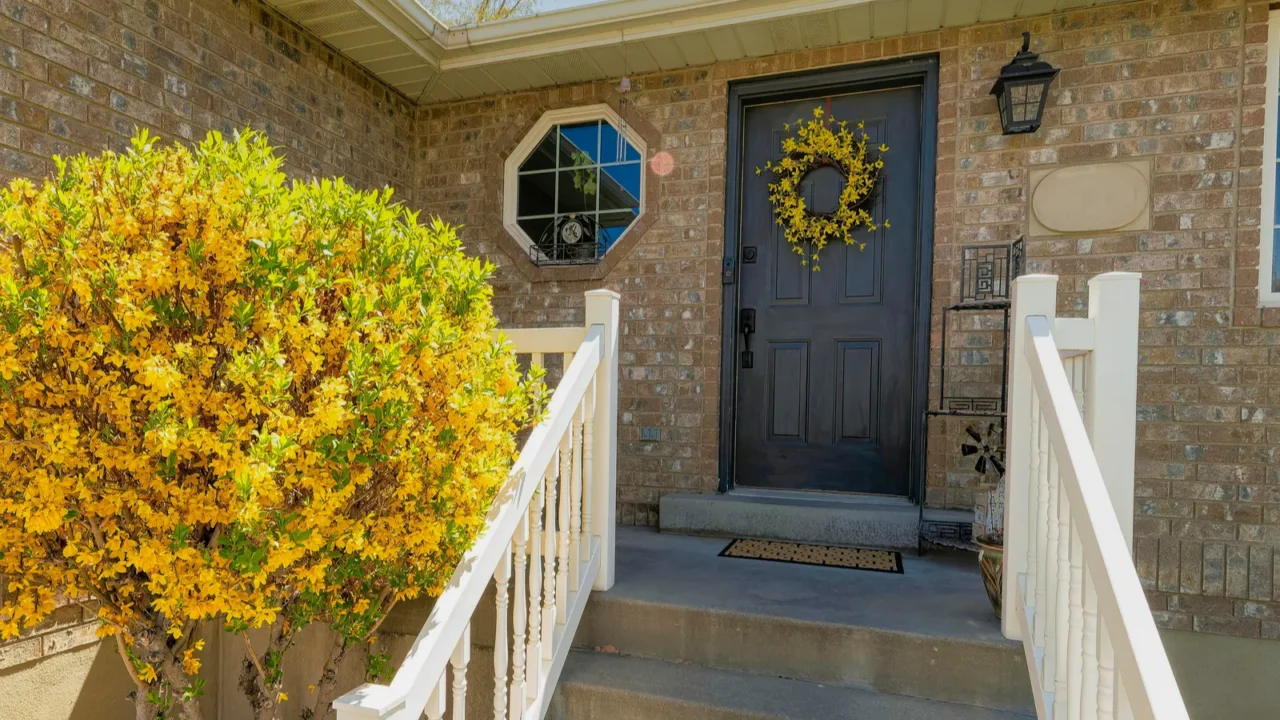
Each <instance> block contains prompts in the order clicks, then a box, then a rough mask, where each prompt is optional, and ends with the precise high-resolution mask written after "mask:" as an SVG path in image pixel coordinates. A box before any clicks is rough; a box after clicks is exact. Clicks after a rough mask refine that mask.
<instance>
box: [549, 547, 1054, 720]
mask: <svg viewBox="0 0 1280 720" xmlns="http://www.w3.org/2000/svg"><path fill="white" fill-rule="evenodd" d="M728 542H729V541H728V540H727V539H724V538H708V537H693V536H684V535H672V534H662V533H658V532H656V531H653V530H650V529H640V528H618V531H617V552H618V555H617V567H616V584H615V585H614V587H613V588H612V589H611V590H610V591H609V592H606V593H595V594H593V595H592V597H591V601H590V602H589V603H588V604H587V610H586V614H585V615H584V616H583V619H582V624H581V625H580V626H579V628H578V633H577V635H576V636H575V645H576V646H578V647H579V648H582V649H583V650H586V651H590V650H595V651H596V652H594V653H592V652H581V653H577V654H576V657H571V658H570V661H569V663H568V664H567V665H566V666H565V672H564V675H563V676H562V685H563V687H564V692H563V693H562V695H563V696H564V699H565V701H566V702H568V701H569V700H570V699H572V698H577V700H576V701H575V702H587V703H588V705H589V702H588V700H587V698H592V697H594V698H596V699H597V700H600V701H601V702H604V700H602V699H601V698H610V697H613V698H614V700H616V699H617V696H616V692H619V691H621V690H622V688H620V687H617V686H616V684H614V685H613V686H612V687H611V688H610V689H608V690H607V691H606V686H609V685H611V683H610V682H606V681H605V680H602V679H601V678H609V677H632V678H634V681H633V682H632V685H635V687H628V688H627V689H626V691H627V692H630V693H632V694H633V695H634V696H635V697H634V698H632V700H628V701H627V702H632V701H635V702H639V700H638V699H636V698H642V697H648V698H650V699H653V698H655V697H658V698H665V700H663V702H665V701H666V700H671V699H672V698H670V697H669V696H670V695H671V694H672V693H675V692H676V690H675V689H673V688H675V687H676V686H674V685H672V684H671V683H670V682H669V680H664V679H663V677H664V676H663V671H662V668H663V667H664V666H663V665H662V664H661V663H668V664H674V666H676V667H674V668H671V669H670V672H674V673H676V674H680V673H681V672H683V673H698V674H699V677H700V678H702V679H701V680H699V681H697V682H694V681H690V683H686V684H688V685H690V687H701V686H708V685H720V684H722V678H724V677H728V676H724V675H723V673H724V672H726V671H728V672H730V673H738V675H735V676H733V677H739V678H741V682H742V683H746V685H743V687H747V686H752V682H754V681H752V680H750V678H751V677H756V678H758V679H759V682H764V678H765V677H769V678H775V679H781V680H783V681H787V682H791V683H794V685H792V686H791V687H792V688H793V689H792V690H791V692H792V693H794V694H795V695H796V696H805V697H808V696H814V694H815V693H818V694H822V695H823V696H824V697H825V698H826V701H829V702H832V703H836V704H839V703H843V702H853V698H854V697H860V698H863V699H864V700H866V701H867V702H871V698H872V696H874V699H875V702H890V701H892V702H896V703H909V702H916V700H912V698H915V699H924V700H927V701H931V702H934V703H942V704H943V705H947V706H948V707H951V706H955V707H953V708H952V710H955V708H963V707H965V706H968V707H970V708H976V709H984V710H988V711H992V712H996V713H1010V716H1011V717H1012V716H1023V715H1024V714H1026V713H1029V712H1031V711H1032V710H1033V705H1032V702H1031V692H1030V683H1029V682H1028V680H1027V676H1026V672H1027V671H1026V664H1025V661H1024V660H1023V656H1022V646H1021V645H1020V644H1019V643H1014V642H1010V641H1008V640H1005V639H1004V638H1003V637H1002V636H1001V634H1000V624H999V621H998V620H997V619H996V617H995V615H994V614H993V613H992V611H991V606H990V604H989V602H988V601H987V597H986V593H985V591H984V590H983V587H982V579H981V577H980V575H979V572H978V568H977V561H976V558H975V557H974V556H972V555H968V554H963V553H962V554H956V555H942V554H939V555H936V556H925V557H916V556H908V555H904V556H903V565H904V573H903V574H895V573H884V572H873V571H865V570H851V569H845V568H829V567H818V566H811V565H797V564H791V563H781V562H770V561H765V560H747V559H739V558H722V557H719V553H720V551H721V550H723V549H724V547H725V545H726V544H728ZM612 655H617V656H618V658H617V659H616V661H615V660H614V659H611V658H610V657H608V656H612ZM628 660H630V662H628ZM642 660H643V662H641V661H642ZM618 661H621V662H623V663H624V664H623V665H617V664H616V662H618ZM652 661H657V662H659V664H658V665H652ZM646 662H649V663H650V665H645V663H646ZM611 663H614V664H611ZM665 667H669V668H670V667H671V666H670V665H668V666H665ZM646 668H647V669H646ZM679 668H684V669H683V670H679ZM716 673H721V675H717V674H716ZM717 678H720V679H717ZM724 682H728V681H724ZM770 682H772V681H770ZM729 684H730V685H731V684H732V683H729ZM760 687H763V686H760ZM848 692H853V693H854V695H850V696H844V695H840V694H839V693H848ZM859 692H861V693H864V694H863V695H857V693H859ZM601 693H603V694H601ZM610 693H614V694H612V695H611V694H610ZM708 693H710V694H708V695H706V696H705V697H685V698H680V699H679V701H680V702H685V703H692V704H695V705H698V704H701V705H708V704H710V705H714V706H716V707H719V708H720V709H721V710H723V711H724V712H726V713H728V714H727V715H713V716H708V717H717V718H719V717H735V718H736V717H739V716H738V715H735V714H734V713H735V712H737V710H733V703H730V702H727V701H725V698H724V697H723V693H720V694H718V695H717V694H716V693H712V692H711V691H709V690H708ZM865 693H871V694H872V695H866V694H865ZM629 697H630V696H629ZM894 697H897V698H899V700H893V698H894ZM610 702H612V701H610ZM646 702H647V701H646ZM735 702H738V703H739V704H740V703H741V702H743V700H742V699H741V698H739V699H738V700H737V701H735ZM858 704H859V706H860V707H861V706H862V701H859V702H858ZM601 707H603V706H601ZM814 707H815V708H816V707H817V706H814ZM912 707H915V706H912ZM921 707H925V706H921ZM927 708H929V710H928V712H925V714H924V715H922V717H939V718H941V717H948V718H950V717H967V716H965V715H964V714H963V712H962V713H960V714H958V715H957V714H955V713H954V712H952V710H948V713H947V714H941V715H938V714H933V710H935V709H938V708H934V706H933V705H928V706H927ZM598 709H599V708H598ZM739 709H741V708H739ZM864 709H866V711H867V713H866V714H853V715H848V717H916V716H917V715H916V714H914V713H915V712H916V711H915V710H911V711H910V712H907V710H908V709H909V708H907V707H906V706H905V705H904V706H903V712H902V714H888V713H880V712H878V711H873V710H872V709H871V706H870V705H867V706H866V707H865V708H864ZM731 710H732V711H731ZM600 711H601V712H603V710H600ZM593 712H594V711H593ZM964 712H968V711H964ZM581 716H583V715H582V714H581V713H569V714H568V715H557V716H556V717H569V718H575V717H581ZM655 716H662V713H660V712H659V713H657V714H656V715H655ZM998 716H999V717H1005V715H998ZM628 717H631V716H630V715H628ZM636 717H640V716H639V715H637V716H636ZM646 717H647V716H646ZM691 717H693V716H691ZM698 717H701V716H698ZM786 717H800V718H805V717H825V715H822V714H821V713H818V714H807V713H797V714H794V715H787V716H786ZM992 717H995V716H992Z"/></svg>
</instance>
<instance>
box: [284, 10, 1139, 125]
mask: <svg viewBox="0 0 1280 720" xmlns="http://www.w3.org/2000/svg"><path fill="white" fill-rule="evenodd" d="M266 1H267V2H268V3H270V4H272V5H274V6H276V7H277V8H278V9H279V10H280V11H281V12H283V13H284V14H285V15H287V16H288V17H290V18H291V19H293V20H294V21H295V22H297V23H298V24H300V25H302V26H303V27H305V28H306V29H307V30H309V31H310V32H312V33H314V34H315V35H316V36H318V37H319V38H321V39H322V40H324V41H325V42H327V43H329V44H330V45H332V46H333V47H335V48H337V49H338V50H339V51H341V52H342V53H343V54H345V55H347V56H348V57H350V58H351V59H353V60H355V61H356V62H358V63H360V64H362V65H363V66H364V67H366V68H368V69H369V70H370V71H371V72H373V73H374V74H376V75H377V76H378V77H380V78H382V80H383V81H385V82H387V83H388V84H390V85H391V86H393V87H395V88H397V89H398V90H400V91H401V92H403V93H404V94H405V95H407V96H408V97H410V98H411V99H413V100H415V101H417V102H420V103H431V102H438V101H443V100H453V99H458V98H468V97H477V96H480V95H489V94H493V93H500V92H507V91H514V90H526V89H530V88H538V87H549V86H554V85H563V84H570V83H579V82H587V81H592V80H602V79H606V78H615V77H620V76H622V75H623V74H624V73H630V74H643V73H648V72H654V71H658V70H677V69H680V68H685V67H692V66H697V65H705V64H709V63H713V62H722V61H726V60H737V59H740V58H744V57H759V56H764V55H770V54H773V53H777V52H787V51H794V50H803V49H811V48H821V47H827V46H831V45H838V44H842V43H848V42H856V41H858V40H867V39H871V38H883V37H893V36H896V35H905V34H908V33H917V32H926V31H929V30H936V29H939V28H943V27H961V26H965V25H972V24H974V23H978V22H991V21H998V20H1007V19H1010V18H1014V17H1026V16H1032V15H1043V14H1046V13H1050V12H1055V11H1058V10H1066V9H1071V8H1079V7H1086V6H1091V5H1103V4H1109V3H1115V2H1124V1H1125V0H610V1H609V2H601V3H594V4H591V5H584V6H580V7H575V8H567V9H563V10H557V11H553V12H547V13H539V14H536V15H533V16H530V17H523V18H513V19H509V20H502V21H498V22H492V23H485V24H484V25H481V26H476V25H466V26H458V27H448V26H446V25H445V24H444V23H442V22H440V21H439V20H437V19H436V18H435V17H433V16H432V15H431V13H429V12H428V11H427V10H426V9H425V8H423V7H422V6H421V5H420V4H418V2H417V0H266Z"/></svg>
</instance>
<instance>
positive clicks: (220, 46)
mask: <svg viewBox="0 0 1280 720" xmlns="http://www.w3.org/2000/svg"><path fill="white" fill-rule="evenodd" d="M1266 15H1267V5H1266V3H1248V2H1244V1H1243V0H1154V1H1145V2H1134V3H1129V4H1124V5H1119V6H1113V7H1106V8H1102V9H1094V10H1080V11H1076V12H1071V13H1065V14H1059V15H1055V16H1047V17H1041V18H1034V19H1030V20H1023V21H1016V22H1007V23H1000V24H992V25H984V26H977V27H972V28H964V29H959V30H946V31H941V32H936V33H928V34H924V35H915V36H907V37H903V38H892V39H887V40H875V41H870V42H865V43H859V44H853V45H848V46H842V47H837V48H830V49H825V50H818V51H809V52H801V53H791V54H784V55H777V56H771V57H767V58H759V59H753V60H744V61H738V62H732V63H724V64H720V65H716V66H710V67H704V68H695V69H690V70H685V71H680V72H675V73H659V74H653V75H649V76H645V77H639V78H635V79H634V82H633V89H632V91H631V92H630V93H629V94H628V95H627V96H626V98H625V104H624V103H622V102H621V101H620V98H619V97H618V96H617V95H616V93H614V92H613V90H612V88H611V86H610V85H609V84H606V83H598V84H588V85H580V86H574V87H564V88H555V89H551V90H545V91H536V92H526V93H516V94H509V95H502V96H497V97H491V98H485V99H482V100H476V101H465V102H457V103H449V104H441V105H434V106H430V107H424V108H418V109H416V110H415V109H414V108H412V107H411V105H410V103H409V102H408V101H407V100H406V99H405V98H403V97H401V96H399V95H397V94H395V93H394V92H392V91H390V90H388V89H387V88H385V86H382V85H381V84H379V83H378V82H377V81H376V80H375V79H373V78H372V77H371V76H369V75H368V74H367V73H365V72H364V71H362V70H361V69H359V68H358V67H356V66H355V65H354V64H352V63H350V62H349V61H347V60H345V59H343V58H341V57H340V56H337V55H336V54H335V53H334V52H333V51H332V50H330V49H329V48H327V47H326V46H324V45H322V44H320V43H318V42H317V41H315V40H314V39H312V38H309V37H308V36H307V35H306V34H305V33H303V32H302V31H300V30H299V29H297V28H296V27H295V26H293V25H291V24H289V23H288V22H287V21H284V20H283V19H281V18H280V16H278V15H277V14H276V13H275V12H274V11H271V10H269V9H266V8H264V7H263V6H262V5H260V4H259V3H258V2H257V0H239V1H238V2H237V1H235V0H198V1H197V2H189V1H188V0H164V1H163V2H159V1H156V2H151V1H147V0H136V2H130V1H129V0H111V1H108V0H103V2H85V3H78V2H73V1H72V0H0V63H2V64H3V65H4V67H3V68H2V69H0V179H7V178H9V177H13V176H17V175H26V176H39V175H42V174H44V173H46V172H47V171H48V169H49V167H50V164H49V162H48V159H47V158H48V155H49V154H51V153H55V152H62V153H68V152H79V151H98V150H101V149H102V148H104V147H115V148H119V147H122V145H123V143H124V141H125V140H126V139H127V137H128V136H129V135H130V134H132V132H133V128H134V126H135V125H145V126H147V127H150V128H152V129H153V130H155V131H157V132H159V133H160V134H161V135H162V136H164V137H166V138H187V139H194V138H198V137H200V136H201V135H202V134H203V133H204V132H205V131H206V130H207V129H209V128H217V129H221V130H224V131H228V132H229V131H231V130H234V129H235V128H238V127H243V126H245V125H252V126H254V127H258V128H262V129H265V130H266V131H267V132H268V134H269V135H270V136H271V138H272V140H273V141H274V142H276V143H277V144H279V145H280V146H282V147H283V148H284V149H285V155H286V159H287V168H288V169H289V170H290V171H291V172H293V173H295V174H300V175H309V174H342V175H345V176H347V177H348V178H349V179H350V180H351V181H353V182H354V183H357V184H363V185H381V184H384V183H389V184H394V185H398V186H400V187H401V188H403V189H404V191H405V194H406V196H408V197H411V198H412V199H413V200H414V201H415V203H416V204H419V205H421V206H422V207H423V208H424V209H426V210H428V211H430V212H433V213H439V214H441V215H443V216H445V217H446V218H447V219H450V220H453V221H457V222H462V223H464V224H465V225H466V227H465V229H464V231H463V235H464V237H465V239H466V241H467V242H468V244H469V245H470V247H471V248H473V250H474V251H476V252H479V253H483V254H485V255H487V256H488V257H490V258H491V259H493V260H494V262H495V263H496V264H497V265H498V274H497V278H496V284H497V287H498V300H497V304H498V310H499V313H500V314H501V316H502V318H503V321H504V322H505V323H507V324H511V325H537V324H549V325H554V324H570V323H575V322H580V321H581V303H582V300H581V292H582V291H583V290H585V289H587V288H589V287H597V286H600V285H608V286H610V287H613V288H614V289H617V290H619V291H621V292H622V294H623V323H624V326H623V336H622V347H621V352H622V362H623V371H622V380H621V383H622V387H621V392H620V400H621V403H622V418H621V423H620V429H619V435H620V438H619V439H620V448H619V464H620V471H621V479H620V483H621V487H620V488H619V501H620V513H619V517H620V519H621V521H622V522H626V523H637V524H653V523H654V522H655V521H656V507H657V500H658V497H659V496H660V494H661V493H663V492H667V491H672V490H696V491H712V490H714V488H715V486H716V449H717V423H718V417H717V404H718V400H719V394H720V388H719V362H720V358H719V341H720V327H719V313H720V285H719V279H718V278H719V264H720V258H721V254H722V251H723V239H724V230H723V228H724V226H723V223H724V218H723V208H724V174H725V126H726V118H727V114H726V109H727V87H728V83H729V82H730V81H732V80H736V79H741V78H748V77H756V76H762V75H771V74H777V73H783V72H791V71H798V70H805V69H813V68H821V67H831V66H836V65H843V64H851V63H859V62H868V61H875V60H879V59H885V58H893V57H903V56H910V55H918V54H923V53H936V54H937V55H938V57H939V62H940V88H939V100H940V104H939V124H938V150H939V152H938V167H937V184H938V196H937V200H936V229H935V238H934V242H935V250H934V253H935V268H934V288H933V295H934V298H935V308H934V310H935V312H934V316H933V323H932V331H933V347H934V352H933V364H934V366H935V368H936V366H937V365H938V363H939V362H940V358H941V348H940V332H939V330H940V322H941V317H940V308H941V306H942V305H944V304H946V303H947V302H950V301H951V300H953V299H954V298H955V297H956V296H957V294H958V292H959V273H960V271H959V265H958V258H959V247H960V246H961V245H965V244H973V243H982V242H991V243H997V242H1008V241H1010V240H1012V239H1014V238H1015V237H1017V236H1019V235H1022V234H1024V233H1025V232H1027V195H1028V174H1029V170H1030V169H1031V168H1033V167H1037V166H1044V167H1050V166H1054V165H1058V164H1072V163H1079V162H1094V161H1105V160H1109V159H1122V158H1149V159H1151V161H1152V163H1153V166H1154V177H1153V186H1154V187H1153V190H1154V194H1153V208H1154V215H1153V218H1152V222H1153V229H1152V230H1150V231H1145V232H1136V233H1123V234H1108V235H1098V236H1093V237H1072V238H1031V240H1030V241H1029V245H1028V255H1029V268H1030V269H1032V270H1040V271H1046V272H1053V273H1057V274H1059V275H1061V276H1063V288H1062V290H1061V294H1060V298H1061V303H1062V308H1061V310H1062V312H1063V313H1064V314H1069V313H1079V312H1082V311H1083V307H1084V302H1085V286H1084V281H1085V280H1086V279H1087V278H1088V277H1090V276H1091V275H1093V274H1096V273H1098V272H1103V271H1107V270H1113V269H1115V270H1139V271H1142V272H1143V273H1144V279H1143V284H1144V287H1143V315H1142V322H1143V330H1142V338H1141V343H1142V351H1141V363H1142V367H1141V376H1140V379H1141V386H1140V393H1141V396H1140V398H1139V402H1140V407H1139V413H1140V422H1139V428H1138V435H1139V447H1138V453H1139V460H1138V475H1139V480H1138V494H1139V496H1140V497H1139V499H1138V502H1137V513H1138V516H1137V518H1136V521H1135V534H1136V536H1137V540H1136V549H1135V552H1136V556H1137V560H1138V568H1139V573H1140V575H1141V576H1142V578H1143V581H1144V583H1145V584H1146V585H1147V587H1148V590H1149V591H1150V596H1151V599H1152V603H1153V608H1154V609H1155V611H1156V616H1157V619H1158V620H1159V621H1160V622H1161V624H1163V625H1165V626H1167V627H1175V628H1192V629H1198V630H1204V631H1209V632H1223V633H1231V634H1238V635H1250V636H1258V635H1261V636H1266V637H1280V602H1277V601H1280V563H1276V562H1274V557H1273V556H1274V551H1275V548H1276V547H1277V546H1280V474H1278V473H1277V471H1276V468H1275V465H1276V462H1275V460H1276V457H1277V455H1280V430H1277V428H1278V427H1280V400H1277V399H1273V398H1278V399H1280V372H1277V371H1276V370H1274V369H1273V367H1274V366H1276V365H1280V354H1277V353H1278V352H1280V351H1274V350H1272V349H1271V347H1272V346H1275V345H1276V344H1277V341H1280V329H1278V328H1280V311H1276V310H1268V311H1264V312H1260V311H1259V310H1257V309H1256V305H1255V301H1256V288H1255V284H1256V264H1257V258H1258V250H1257V248H1258V229H1257V223H1258V206H1259V201H1260V199H1259V192H1260V191H1259V187H1260V182H1261V178H1260V170H1259V167H1260V161H1261V158H1260V155H1261V146H1262V131H1261V123H1262V109H1261V106H1262V102H1263V82H1264V78H1263V74H1264V70H1263V61H1264V54H1265V53H1264V47H1263V45H1264V43H1265V38H1266V24H1265V23H1266ZM1024 29H1028V30H1031V31H1032V32H1033V33H1034V35H1035V48H1036V49H1037V50H1040V51H1041V52H1044V53H1046V59H1048V60H1049V61H1050V62H1052V63H1053V64H1054V65H1056V66H1058V67H1060V68H1062V74H1061V75H1060V76H1059V78H1058V80H1057V81H1056V82H1055V85H1054V88H1053V93H1052V99H1051V101H1050V109H1049V111H1048V117H1047V120H1046V124H1045V127H1044V128H1043V129H1042V130H1041V131H1040V132H1039V133H1037V134H1035V135H1033V136H1021V137H1012V138H1006V137H1004V136H1001V135H1000V134H999V124H998V121H997V119H996V117H995V106H994V103H993V101H992V100H991V98H990V97H989V96H988V95H987V91H988V89H989V87H990V83H991V80H992V78H994V77H995V75H996V73H997V72H998V69H999V67H1000V65H1002V64H1003V63H1005V62H1007V60H1008V58H1009V57H1010V56H1011V55H1012V53H1013V51H1014V49H1015V43H1016V39H1017V37H1018V35H1019V33H1021V32H1022V31H1023V30H1024ZM589 102H608V103H611V104H613V105H614V106H615V107H618V108H619V109H620V110H621V112H622V113H623V115H624V117H626V118H627V120H628V122H630V123H633V124H634V125H635V126H636V127H637V128H643V129H644V133H645V135H646V139H647V140H648V142H649V146H650V150H651V152H659V151H663V152H667V153H669V154H670V155H671V157H672V159H673V160H674V169H673V171H672V172H671V173H670V174H669V175H666V176H665V177H662V178H657V177H656V176H650V180H651V182H652V183H653V184H654V186H655V190H654V192H653V194H652V195H651V196H650V198H651V202H650V203H649V205H650V215H651V218H652V219H651V220H649V221H648V224H647V226H646V228H645V232H644V234H643V236H642V237H640V238H639V241H638V242H637V243H636V244H635V245H634V246H633V247H631V248H629V249H628V251H627V252H626V254H625V256H622V257H619V258H617V259H616V260H614V259H612V258H611V262H612V266H611V268H610V272H609V273H608V275H607V276H605V277H603V278H601V279H583V278H581V277H577V276H574V275H573V274H560V275H557V274H555V273H550V274H540V273H538V272H531V271H530V270H529V268H527V267H524V266H521V265H520V264H519V263H520V262H522V261H521V260H520V259H519V258H514V257H513V256H512V253H511V252H510V251H509V250H510V249H509V246H507V245H504V242H503V239H502V238H503V236H502V233H503V230H502V229H501V221H500V216H499V214H498V213H499V205H498V202H499V200H500V198H501V177H500V169H499V168H500V164H501V163H500V158H501V157H502V155H503V153H505V152H508V151H509V150H510V146H511V145H513V144H514V141H516V140H518V139H519V136H520V133H519V130H520V129H521V128H527V127H528V126H530V125H531V124H532V123H533V122H534V121H535V120H536V119H537V117H538V116H539V115H540V114H541V113H542V112H544V111H545V110H546V109H549V108H554V107H563V106H568V105H577V104H583V103H589ZM415 113H416V116H415ZM495 158H497V159H498V160H495ZM410 191H411V192H410ZM950 332H951V339H950V343H949V344H950V346H951V347H953V348H959V349H956V350H953V351H952V353H953V354H952V355H951V356H950V357H949V358H948V360H949V364H951V365H954V366H956V367H958V370H957V371H956V373H957V374H955V375H953V376H952V377H953V379H956V380H958V381H959V382H960V383H961V384H962V385H963V386H964V387H965V388H966V391H967V392H971V393H973V394H982V393H986V392H988V391H989V390H990V389H991V388H992V387H993V383H995V382H997V381H998V378H999V367H998V362H999V353H998V349H999V324H998V322H994V321H993V320H992V319H990V318H985V319H984V318H970V319H968V320H963V321H957V324H956V325H953V326H952V328H950ZM932 392H933V393H935V394H936V393H937V392H938V387H937V377H936V373H935V375H934V378H933V383H932ZM963 425H964V423H948V422H945V421H936V422H935V423H934V424H933V425H932V426H931V430H930V436H929V458H928V463H927V468H928V470H927V485H928V489H927V499H928V503H929V504H930V505H934V506H950V507H968V506H969V505H970V504H971V503H972V496H973V493H974V490H975V489H978V488H980V487H982V484H983V482H984V478H979V477H977V476H976V474H975V473H974V472H973V471H972V469H971V466H970V464H969V463H968V462H967V461H966V460H965V459H963V458H962V457H960V455H959V453H958V452H957V451H956V448H957V447H958V444H959V433H960V432H962V430H963ZM641 426H660V427H662V428H663V429H664V430H663V432H664V435H663V440H662V442H660V443H641V442H640V441H639V428H640V427H641ZM985 480H987V481H989V480H990V478H986V479H985ZM67 612H68V613H69V612H70V611H67ZM60 622H61V621H60ZM74 626H75V623H72V624H71V627H74ZM61 627H63V626H56V627H51V628H49V630H50V631H51V633H50V634H48V635H43V636H40V637H39V638H32V639H40V641H41V648H44V647H45V644H49V645H50V646H51V647H53V648H55V649H56V648H58V647H59V646H60V645H59V643H60V642H61V641H58V640H49V641H48V643H46V642H45V639H44V638H53V637H54V636H55V635H57V634H58V633H59V632H63V631H62V630H61V629H59V628H61ZM24 642H26V641H24ZM21 647H23V648H27V649H26V650H22V652H30V651H31V650H30V648H31V647H32V646H31V645H30V644H29V643H28V645H24V646H21ZM42 651H43V650H42ZM18 654H19V646H17V645H14V646H6V647H5V648H3V649H0V664H3V663H4V662H5V660H4V658H6V657H15V658H16V657H18Z"/></svg>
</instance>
